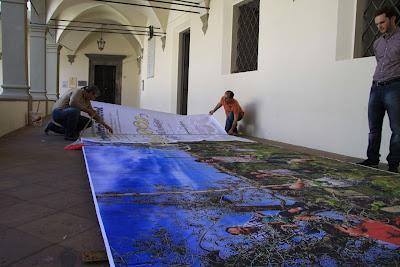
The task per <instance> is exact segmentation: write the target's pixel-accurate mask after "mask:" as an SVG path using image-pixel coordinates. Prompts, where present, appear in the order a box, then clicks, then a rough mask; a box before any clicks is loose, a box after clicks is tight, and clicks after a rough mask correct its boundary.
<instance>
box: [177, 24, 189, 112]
mask: <svg viewBox="0 0 400 267" xmlns="http://www.w3.org/2000/svg"><path fill="white" fill-rule="evenodd" d="M189 49H190V29H188V30H186V31H184V32H182V33H180V35H179V74H178V103H177V113H178V114H181V115H187V103H188V89H189V54H190V51H189Z"/></svg>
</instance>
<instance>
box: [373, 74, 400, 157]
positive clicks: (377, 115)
mask: <svg viewBox="0 0 400 267" xmlns="http://www.w3.org/2000/svg"><path fill="white" fill-rule="evenodd" d="M385 111H387V113H388V116H389V122H390V129H391V130H392V136H391V138H390V148H389V151H390V152H389V155H388V156H387V161H388V163H389V164H394V165H397V164H399V162H400V81H398V82H397V81H396V82H393V83H390V84H388V85H384V86H376V85H373V86H372V87H371V92H370V96H369V103H368V122H369V130H370V133H369V142H368V150H367V156H368V159H370V160H371V161H376V162H378V161H379V157H380V154H379V149H380V146H381V137H382V123H383V117H384V116H385Z"/></svg>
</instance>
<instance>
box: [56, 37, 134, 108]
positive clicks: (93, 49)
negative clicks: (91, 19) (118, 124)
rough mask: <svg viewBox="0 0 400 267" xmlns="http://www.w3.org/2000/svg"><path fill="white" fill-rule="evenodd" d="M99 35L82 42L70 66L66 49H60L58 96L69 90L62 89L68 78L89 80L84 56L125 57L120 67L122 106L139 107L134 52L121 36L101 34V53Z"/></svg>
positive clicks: (87, 65)
mask: <svg viewBox="0 0 400 267" xmlns="http://www.w3.org/2000/svg"><path fill="white" fill-rule="evenodd" d="M99 38H100V36H99V34H92V35H91V36H89V38H88V39H86V40H85V41H84V43H83V44H82V46H81V48H80V49H79V50H78V52H77V53H76V57H75V62H74V63H72V64H70V63H69V62H68V58H67V55H68V54H70V51H68V50H67V49H66V48H63V49H61V53H60V79H59V80H60V94H63V93H64V92H66V91H67V90H68V89H69V88H65V87H63V81H68V80H69V78H70V77H77V79H78V80H85V81H88V79H89V59H88V58H87V57H86V55H85V54H104V55H126V56H127V57H126V58H125V59H124V61H123V67H122V98H121V99H122V103H121V104H122V105H126V106H132V107H138V106H139V86H140V77H139V74H138V66H137V61H136V58H137V55H136V51H135V50H134V49H133V47H132V46H131V45H130V44H129V42H128V41H127V40H126V38H125V37H124V36H123V35H117V34H103V39H104V40H106V46H105V48H104V50H103V51H99V50H98V48H97V42H96V41H97V39H99Z"/></svg>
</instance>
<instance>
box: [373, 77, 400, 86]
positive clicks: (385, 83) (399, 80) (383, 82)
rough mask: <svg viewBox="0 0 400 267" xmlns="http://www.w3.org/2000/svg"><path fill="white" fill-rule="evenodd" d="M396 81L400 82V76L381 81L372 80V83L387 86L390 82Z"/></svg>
mask: <svg viewBox="0 0 400 267" xmlns="http://www.w3.org/2000/svg"><path fill="white" fill-rule="evenodd" d="M394 82H400V78H395V79H392V80H388V81H382V82H380V81H372V84H373V85H375V86H386V85H389V84H391V83H394Z"/></svg>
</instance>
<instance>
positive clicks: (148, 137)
mask: <svg viewBox="0 0 400 267" xmlns="http://www.w3.org/2000/svg"><path fill="white" fill-rule="evenodd" d="M92 106H93V108H95V109H96V110H97V113H98V114H99V115H100V116H101V117H102V118H103V119H104V121H105V122H107V123H108V124H109V125H110V126H111V127H112V128H113V130H114V134H112V135H111V134H109V133H107V131H106V130H105V129H104V127H102V126H101V125H96V127H95V128H94V130H93V131H92V132H91V133H86V134H85V136H84V137H83V138H82V140H83V141H86V142H87V141H90V142H102V143H176V142H198V141H246V142H250V140H247V139H244V138H239V137H235V136H230V135H227V134H226V132H225V130H224V129H223V128H222V127H221V125H220V124H219V123H218V122H217V120H216V119H215V118H214V117H213V116H209V115H205V114H204V115H190V116H183V115H176V114H170V113H164V112H157V111H151V110H145V109H136V108H130V107H126V106H119V105H112V104H107V103H101V102H92Z"/></svg>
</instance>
